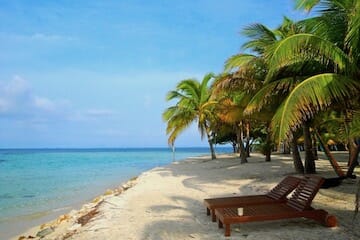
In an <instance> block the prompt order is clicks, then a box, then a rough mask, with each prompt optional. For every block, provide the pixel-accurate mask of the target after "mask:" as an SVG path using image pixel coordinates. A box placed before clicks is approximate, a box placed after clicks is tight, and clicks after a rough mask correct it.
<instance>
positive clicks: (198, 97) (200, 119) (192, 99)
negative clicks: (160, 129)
mask: <svg viewBox="0 0 360 240" xmlns="http://www.w3.org/2000/svg"><path fill="white" fill-rule="evenodd" d="M213 79H214V75H213V74H212V73H209V74H206V75H205V76H204V78H203V79H202V81H201V82H199V81H197V80H196V79H185V80H182V81H180V82H179V83H178V85H177V86H176V89H175V90H173V91H170V92H169V93H168V94H167V97H166V99H167V101H172V100H177V102H176V104H175V105H174V106H171V107H169V108H167V109H166V110H165V111H164V113H163V119H164V120H165V121H166V122H167V129H166V133H167V134H168V135H169V138H168V143H169V145H171V146H174V143H175V140H176V138H177V137H178V136H179V134H180V133H181V132H183V131H184V130H185V129H186V128H188V127H189V126H190V125H191V124H192V123H193V122H197V125H198V129H199V131H200V134H201V138H204V137H205V136H206V137H207V140H208V143H209V147H210V151H211V157H212V159H215V158H216V155H215V151H214V147H213V141H212V139H211V128H210V124H211V121H213V120H214V117H215V114H214V113H213V111H212V109H213V107H214V105H215V104H216V101H214V100H212V99H211V90H210V88H209V86H208V85H209V83H210V81H212V80H213Z"/></svg>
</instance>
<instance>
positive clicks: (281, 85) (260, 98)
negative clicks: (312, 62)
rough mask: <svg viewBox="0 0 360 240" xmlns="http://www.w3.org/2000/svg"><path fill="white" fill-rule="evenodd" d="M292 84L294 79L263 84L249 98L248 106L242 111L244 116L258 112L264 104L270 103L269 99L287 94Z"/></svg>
mask: <svg viewBox="0 0 360 240" xmlns="http://www.w3.org/2000/svg"><path fill="white" fill-rule="evenodd" d="M293 84H294V78H292V77H290V78H283V79H279V80H276V81H274V82H271V83H268V84H265V85H264V86H263V87H262V88H261V89H260V90H259V91H257V92H256V94H255V95H254V96H253V97H252V98H251V100H250V102H249V104H248V105H247V106H246V108H245V110H244V114H246V115H249V114H252V113H254V112H255V111H260V110H261V109H262V108H263V107H264V106H265V105H266V104H268V103H269V101H271V99H270V98H271V97H272V96H275V95H278V94H281V95H283V94H285V93H287V92H288V91H289V90H290V88H291V86H292V85H293Z"/></svg>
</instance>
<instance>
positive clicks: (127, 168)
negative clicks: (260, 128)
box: [0, 148, 231, 239]
mask: <svg viewBox="0 0 360 240" xmlns="http://www.w3.org/2000/svg"><path fill="white" fill-rule="evenodd" d="M216 152H217V153H222V152H231V148H217V149H216ZM204 154H206V155H208V154H209V150H208V148H179V149H176V152H175V155H173V153H172V151H171V150H170V149H168V148H144V149H2V150H0V239H7V238H9V237H10V236H14V235H16V234H20V233H22V232H23V231H25V230H26V229H27V228H29V227H32V226H35V225H38V224H41V223H44V222H46V221H49V220H51V219H53V218H55V217H56V216H57V215H60V214H63V213H65V212H69V211H70V210H71V209H74V208H75V209H76V208H79V207H80V206H81V205H82V204H84V203H86V202H88V201H90V200H91V199H93V198H94V197H96V196H98V195H100V194H102V193H104V192H105V190H106V189H109V188H115V187H118V186H119V185H121V183H124V182H126V181H127V180H128V179H130V178H132V177H135V176H138V175H139V174H140V173H141V172H143V171H146V170H149V169H151V168H154V167H157V166H163V165H166V164H169V163H171V162H172V161H173V160H181V159H185V158H187V157H190V156H199V155H204Z"/></svg>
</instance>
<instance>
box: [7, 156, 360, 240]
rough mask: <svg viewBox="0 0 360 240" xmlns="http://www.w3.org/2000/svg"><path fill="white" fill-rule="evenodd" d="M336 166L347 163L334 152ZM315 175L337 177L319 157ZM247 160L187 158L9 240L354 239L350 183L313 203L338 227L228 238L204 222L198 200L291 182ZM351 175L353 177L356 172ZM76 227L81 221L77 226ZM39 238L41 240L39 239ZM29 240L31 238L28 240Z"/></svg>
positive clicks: (277, 159)
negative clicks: (336, 161)
mask: <svg viewBox="0 0 360 240" xmlns="http://www.w3.org/2000/svg"><path fill="white" fill-rule="evenodd" d="M334 154H335V157H336V158H337V159H343V160H345V159H346V154H345V153H343V152H335V153H334ZM319 157H320V159H319V160H317V161H316V165H317V171H318V175H320V176H323V177H335V173H334V171H333V170H332V168H331V165H330V163H329V162H328V161H327V160H325V156H324V155H323V154H322V153H319ZM264 159H265V158H264V156H263V155H261V154H258V153H252V155H251V157H250V158H248V161H249V162H248V163H246V164H240V160H239V158H238V157H237V156H236V155H233V154H222V155H219V156H218V158H217V159H216V160H211V159H210V157H208V156H201V157H191V158H187V159H185V160H183V161H177V162H174V163H172V164H169V165H166V166H163V167H156V168H154V169H152V170H150V171H146V172H144V173H142V174H141V175H140V176H138V177H137V178H135V179H133V180H131V181H129V182H128V183H127V184H123V185H122V186H121V187H120V188H118V189H114V190H112V191H110V190H109V191H107V192H106V194H104V195H102V196H99V197H98V198H97V199H95V200H94V201H92V202H91V203H88V204H86V205H84V206H83V207H82V208H81V209H80V210H73V211H71V212H69V213H67V214H64V215H62V216H59V217H58V218H57V219H55V220H54V221H52V222H49V223H47V224H43V225H42V226H38V227H35V228H32V229H30V230H28V231H27V232H25V233H23V234H21V235H20V236H16V237H14V238H13V239H34V238H33V237H35V239H39V237H36V235H37V234H38V235H39V233H41V234H42V236H43V238H42V239H134V240H135V239H154V240H155V239H214V240H215V239H286V240H287V239H299V238H300V236H301V239H320V238H326V239H334V240H335V239H358V238H359V237H360V233H359V232H358V231H357V230H358V229H359V225H360V220H359V218H360V216H358V217H357V218H356V219H355V220H354V221H353V215H354V207H355V204H354V201H355V191H356V188H357V184H355V183H356V181H358V180H356V179H355V180H354V179H346V180H344V181H343V183H342V184H341V185H340V186H338V187H334V188H329V189H320V191H319V192H318V194H317V195H316V197H315V199H314V201H313V204H312V205H313V207H314V208H322V209H324V210H326V211H328V212H329V213H330V214H332V215H335V216H336V217H337V219H338V226H337V227H335V228H326V227H324V226H322V225H320V224H318V223H317V222H313V221H311V220H306V219H291V220H278V221H267V222H256V223H245V224H241V225H240V224H234V225H232V232H231V233H232V235H231V237H224V231H223V229H218V227H217V224H216V223H213V222H211V219H210V217H209V216H207V215H206V209H205V206H204V205H203V199H205V198H209V197H218V196H234V195H250V194H262V193H265V192H267V191H268V190H269V189H270V188H271V187H273V186H274V185H276V184H277V183H278V182H279V181H280V180H281V179H283V178H284V176H287V175H294V169H293V163H292V158H291V156H290V155H284V154H273V155H272V161H271V162H265V161H264ZM355 173H356V174H357V175H359V173H360V171H359V168H357V169H356V171H355ZM79 219H80V221H79ZM41 234H40V235H41ZM29 237H30V238H29Z"/></svg>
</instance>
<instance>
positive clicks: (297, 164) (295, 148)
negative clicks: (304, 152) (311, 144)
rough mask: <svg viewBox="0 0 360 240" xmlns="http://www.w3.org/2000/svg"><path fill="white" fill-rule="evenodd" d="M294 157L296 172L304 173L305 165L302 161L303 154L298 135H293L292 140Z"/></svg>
mask: <svg viewBox="0 0 360 240" xmlns="http://www.w3.org/2000/svg"><path fill="white" fill-rule="evenodd" d="M291 148H292V157H293V162H294V168H295V172H296V173H300V174H304V165H303V163H302V161H301V156H300V153H299V149H298V146H297V137H295V136H294V137H293V138H292V140H291Z"/></svg>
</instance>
